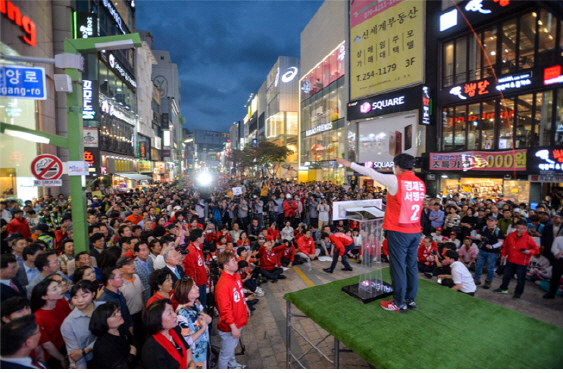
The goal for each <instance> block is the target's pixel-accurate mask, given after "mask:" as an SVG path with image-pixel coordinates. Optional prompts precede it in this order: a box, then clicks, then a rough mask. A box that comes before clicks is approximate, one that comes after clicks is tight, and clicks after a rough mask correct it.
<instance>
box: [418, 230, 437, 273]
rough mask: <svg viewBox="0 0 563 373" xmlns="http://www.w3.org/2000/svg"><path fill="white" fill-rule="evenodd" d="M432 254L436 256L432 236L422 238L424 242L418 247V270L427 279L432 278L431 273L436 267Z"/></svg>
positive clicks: (435, 246)
mask: <svg viewBox="0 0 563 373" xmlns="http://www.w3.org/2000/svg"><path fill="white" fill-rule="evenodd" d="M434 254H438V245H437V244H436V242H435V241H434V240H433V239H432V236H426V237H424V240H423V241H422V243H421V244H420V245H419V246H418V255H417V256H418V270H419V271H420V272H422V273H424V275H425V276H426V277H427V278H432V271H433V270H434V267H436V259H435V257H434Z"/></svg>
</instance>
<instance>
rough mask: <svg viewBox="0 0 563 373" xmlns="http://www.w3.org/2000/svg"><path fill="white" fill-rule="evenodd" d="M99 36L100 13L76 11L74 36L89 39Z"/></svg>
mask: <svg viewBox="0 0 563 373" xmlns="http://www.w3.org/2000/svg"><path fill="white" fill-rule="evenodd" d="M94 36H98V15H97V14H94V13H85V12H74V38H75V39H80V38H82V39H88V38H91V37H94Z"/></svg>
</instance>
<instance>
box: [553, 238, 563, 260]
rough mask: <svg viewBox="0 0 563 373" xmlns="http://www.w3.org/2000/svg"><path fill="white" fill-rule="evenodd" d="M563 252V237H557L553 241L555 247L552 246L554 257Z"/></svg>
mask: <svg viewBox="0 0 563 373" xmlns="http://www.w3.org/2000/svg"><path fill="white" fill-rule="evenodd" d="M562 251H563V236H560V237H555V239H554V240H553V245H551V252H552V253H553V255H557V254H559V253H560V252H562Z"/></svg>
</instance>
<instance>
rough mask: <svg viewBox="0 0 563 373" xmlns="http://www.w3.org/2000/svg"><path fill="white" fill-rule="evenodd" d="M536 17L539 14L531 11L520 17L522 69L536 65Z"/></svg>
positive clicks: (520, 60)
mask: <svg viewBox="0 0 563 373" xmlns="http://www.w3.org/2000/svg"><path fill="white" fill-rule="evenodd" d="M536 17H537V14H536V13H535V12H534V13H529V14H526V15H523V16H522V17H521V18H520V45H519V50H520V58H519V61H518V66H519V67H520V69H528V68H530V67H533V66H534V49H535V45H536Z"/></svg>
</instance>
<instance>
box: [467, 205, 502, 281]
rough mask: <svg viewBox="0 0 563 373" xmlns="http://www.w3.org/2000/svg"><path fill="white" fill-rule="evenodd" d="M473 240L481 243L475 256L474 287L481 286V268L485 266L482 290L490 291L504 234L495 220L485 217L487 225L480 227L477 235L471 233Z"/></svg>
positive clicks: (490, 216)
mask: <svg viewBox="0 0 563 373" xmlns="http://www.w3.org/2000/svg"><path fill="white" fill-rule="evenodd" d="M472 238H473V239H474V240H479V241H481V242H480V243H479V244H478V245H477V246H479V255H477V263H476V264H475V285H481V274H482V273H483V266H485V265H486V266H487V279H486V280H485V284H484V285H483V288H485V289H490V288H491V284H492V282H493V277H494V274H495V263H496V261H497V259H498V256H499V254H500V249H501V248H502V244H503V242H504V233H503V232H502V230H501V229H500V228H499V227H497V218H495V217H494V216H492V215H489V216H488V217H487V225H486V226H484V227H482V228H481V230H480V231H479V233H475V232H473V233H472Z"/></svg>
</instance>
